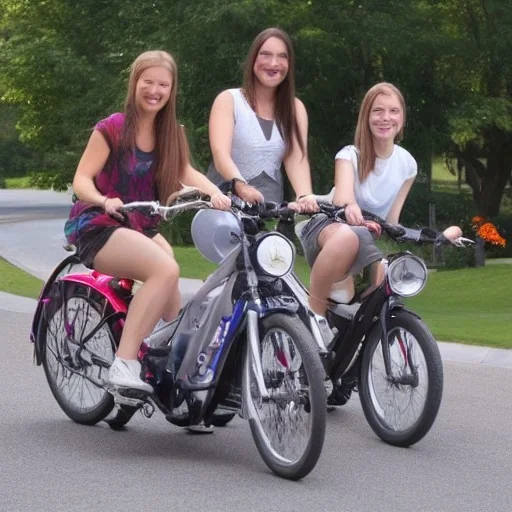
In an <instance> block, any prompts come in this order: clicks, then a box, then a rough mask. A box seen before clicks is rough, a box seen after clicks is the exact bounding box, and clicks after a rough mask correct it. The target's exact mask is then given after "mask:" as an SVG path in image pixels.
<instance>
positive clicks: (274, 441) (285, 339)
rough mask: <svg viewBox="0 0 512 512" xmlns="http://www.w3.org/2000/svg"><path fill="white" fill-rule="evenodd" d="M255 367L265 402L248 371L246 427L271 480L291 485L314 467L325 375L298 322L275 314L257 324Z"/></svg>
mask: <svg viewBox="0 0 512 512" xmlns="http://www.w3.org/2000/svg"><path fill="white" fill-rule="evenodd" d="M260 340H261V366H262V370H263V380H264V385H265V387H266V389H267V392H268V395H269V399H268V400H265V399H263V398H262V397H261V396H260V393H259V391H258V385H257V382H256V380H255V373H254V371H253V370H251V372H250V375H251V378H250V383H249V386H250V395H251V402H252V403H251V404H250V405H249V411H250V413H251V414H250V420H249V422H250V426H251V431H252V435H253V437H254V440H255V442H256V446H257V447H258V451H259V452H260V455H261V456H262V458H263V460H264V461H265V463H266V464H267V465H268V467H269V468H270V469H271V470H272V471H273V472H274V473H276V474H277V475H279V476H282V477H284V478H289V479H292V480H298V479H300V478H303V477H304V476H306V475H307V474H308V473H309V472H310V471H311V470H312V469H313V468H314V467H315V465H316V463H317V461H318V458H319V457H320V453H321V451H322V446H323V442H324V436H325V423H326V407H325V400H326V397H325V387H324V380H325V372H324V369H323V366H322V363H321V361H320V357H319V355H318V349H317V347H316V345H315V342H314V340H313V338H312V336H311V334H310V333H309V331H308V330H307V329H306V327H305V326H304V324H303V323H302V322H301V321H300V319H299V318H298V317H295V316H293V317H292V316H289V315H285V314H280V313H276V314H273V315H271V316H268V317H266V318H264V319H263V320H262V321H261V323H260Z"/></svg>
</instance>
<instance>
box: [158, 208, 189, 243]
mask: <svg viewBox="0 0 512 512" xmlns="http://www.w3.org/2000/svg"><path fill="white" fill-rule="evenodd" d="M193 218H194V212H185V213H180V214H179V215H176V216H174V217H173V218H172V219H171V220H169V221H162V223H161V225H160V233H161V234H162V236H163V237H164V238H165V239H166V240H167V241H168V242H169V243H170V244H171V245H193V241H192V233H191V232H190V225H191V223H192V219H193Z"/></svg>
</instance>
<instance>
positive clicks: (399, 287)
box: [387, 254, 427, 297]
mask: <svg viewBox="0 0 512 512" xmlns="http://www.w3.org/2000/svg"><path fill="white" fill-rule="evenodd" d="M387 280H388V284H389V287H390V288H391V290H392V291H393V292H394V293H396V294H397V295H400V296H402V297H412V296H413V295H417V294H418V293H420V292H421V290H423V288H424V286H425V284H426V282H427V267H426V266H425V263H423V261H422V260H421V259H420V258H418V257H416V256H413V255H412V254H405V255H403V256H399V257H398V258H396V259H395V260H393V261H392V262H391V263H390V264H389V267H388V272H387Z"/></svg>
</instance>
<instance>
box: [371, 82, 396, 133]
mask: <svg viewBox="0 0 512 512" xmlns="http://www.w3.org/2000/svg"><path fill="white" fill-rule="evenodd" d="M368 124H369V127H370V132H371V134H372V137H373V139H374V140H375V141H382V142H384V141H386V142H389V141H394V140H395V138H396V136H397V135H398V134H399V133H400V131H401V130H402V127H403V125H404V111H403V107H402V103H401V102H400V99H399V98H398V96H397V95H396V94H395V93H393V92H391V91H390V92H389V93H381V94H379V95H378V96H377V97H376V98H375V100H374V101H373V103H372V106H371V107H370V113H369V118H368Z"/></svg>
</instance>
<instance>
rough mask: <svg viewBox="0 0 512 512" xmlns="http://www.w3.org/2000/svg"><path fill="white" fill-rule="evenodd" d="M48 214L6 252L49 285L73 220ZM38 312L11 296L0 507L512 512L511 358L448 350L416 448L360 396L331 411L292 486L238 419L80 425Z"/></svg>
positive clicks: (3, 238)
mask: <svg viewBox="0 0 512 512" xmlns="http://www.w3.org/2000/svg"><path fill="white" fill-rule="evenodd" d="M1 192H3V191H0V219H2V218H3V217H2V215H3V214H4V212H5V211H6V210H2V208H4V207H5V204H4V203H3V200H4V198H5V195H2V194H1ZM11 198H12V196H11ZM42 204H43V205H44V203H42ZM39 205H41V203H39ZM40 207H41V206H40ZM45 211H46V214H47V215H48V217H46V219H45V220H44V221H43V220H40V219H38V221H37V222H34V220H33V219H32V220H26V219H25V220H24V222H23V225H21V224H18V222H16V223H15V224H16V225H17V227H15V226H14V223H12V222H8V223H7V222H6V223H4V224H3V225H1V226H0V255H2V256H5V255H7V256H9V257H10V259H11V261H12V260H16V258H18V263H19V262H23V264H24V265H25V268H29V267H31V266H34V268H32V270H33V273H35V272H36V271H37V272H40V273H41V274H40V275H41V276H43V278H44V275H43V274H44V273H45V272H47V273H49V270H48V269H49V268H50V269H51V268H52V267H53V266H54V264H56V263H57V262H58V261H59V260H60V259H61V257H62V256H64V254H65V253H64V252H63V251H62V250H60V249H59V244H60V243H61V240H60V239H59V236H61V233H62V231H61V227H62V218H59V217H58V215H59V212H58V211H55V210H51V208H48V209H45ZM52 211H53V213H52ZM12 214H13V213H12V211H11V213H10V215H12ZM14 214H15V215H19V212H18V213H16V212H14ZM52 215H53V216H55V217H56V218H54V219H52V218H51V216H52ZM22 217H23V215H22ZM0 222H1V221H0ZM52 223H55V224H54V225H53V224H52ZM59 226H60V228H59V229H60V231H59V229H57V228H58V227H59ZM48 245H50V246H53V247H54V249H55V250H54V251H53V252H52V250H49V249H48V250H47V246H48ZM16 247H18V249H15V248H16ZM61 253H62V254H61ZM54 259H56V261H54ZM43 261H45V262H46V263H44V264H43ZM36 263H37V266H36ZM36 275H37V274H36ZM184 283H185V286H184V288H186V287H187V286H188V285H190V287H193V286H197V284H198V283H197V282H184ZM2 297H3V300H4V302H3V303H2V302H1V300H2ZM34 306H35V301H31V300H29V299H26V300H23V299H21V298H18V297H15V296H8V295H5V294H3V295H2V296H0V332H1V338H0V382H1V383H2V388H3V389H2V399H1V401H0V403H1V405H2V409H1V414H0V475H1V478H0V511H2V512H3V511H6V512H22V511H23V512H25V511H26V510H34V511H38V512H39V511H41V512H50V511H51V512H59V511H66V512H75V511H76V512H82V511H90V510H113V511H121V510H122V511H127V512H130V511H140V510H197V509H199V510H203V509H209V510H212V511H223V512H231V511H240V510H246V511H251V512H252V511H254V512H259V511H265V512H268V511H271V510H279V511H280V512H302V511H304V512H306V511H308V512H309V511H315V512H316V511H319V512H324V511H328V512H329V511H333V512H342V511H343V512H345V511H379V512H380V511H382V512H388V511H389V512H396V511H398V512H401V511H404V512H411V511H413V512H415V511H418V512H434V511H435V512H445V511H446V512H448V511H453V510H456V511H464V512H466V511H468V512H473V511H474V512H477V511H478V512H480V511H482V512H485V511H493V512H508V511H510V510H512V489H511V486H510V482H511V477H510V475H511V474H512V462H511V455H512V436H511V435H510V433H509V431H508V429H509V427H510V425H512V400H510V389H512V371H511V368H512V360H511V359H508V362H507V359H506V356H507V355H508V354H510V353H511V351H493V350H492V349H486V348H483V347H465V346H462V345H457V344H445V343H442V344H441V351H442V354H443V359H444V371H445V383H444V395H443V402H442V405H441V409H440V412H439V415H438V417H437V419H436V422H435V423H434V426H433V428H432V430H431V431H430V432H429V433H428V435H427V436H426V437H425V438H424V439H423V440H422V441H420V442H419V443H418V444H417V445H415V446H413V447H411V448H408V449H399V448H394V447H391V446H388V445H386V444H385V443H383V442H381V441H380V440H379V439H378V438H377V437H376V436H375V434H374V433H373V432H372V431H371V429H370V427H369V426H368V424H367V422H366V420H365V418H364V415H363V413H362V410H361V407H360V404H359V400H358V396H357V395H355V396H354V397H353V398H352V399H351V400H350V402H349V403H348V404H347V405H346V406H345V407H343V408H339V409H337V410H335V411H334V412H332V413H330V414H329V415H328V425H327V434H326V440H325V444H324V449H323V452H322V456H321V458H320V461H319V463H318V464H317V466H316V468H315V469H314V470H313V472H312V473H311V474H310V475H308V476H307V477H306V478H305V479H303V480H302V481H301V482H288V481H285V480H283V479H280V478H277V477H275V476H274V475H273V474H272V473H271V472H270V471H269V470H268V469H267V467H266V466H265V464H264V463H263V461H262V460H261V458H260V456H259V454H258V452H257V449H256V447H255V445H254V442H253V440H252V437H251V434H250V430H249V427H248V424H247V423H246V422H245V421H243V420H241V419H239V418H236V419H235V420H234V421H233V422H232V423H231V424H230V425H228V426H227V427H225V428H217V429H216V430H215V432H214V433H213V434H211V435H206V436H198V435H191V434H188V433H187V432H186V431H184V430H183V429H180V428H179V427H175V426H173V425H170V424H169V423H167V422H166V420H165V418H164V417H163V416H162V415H161V414H160V413H159V412H157V413H155V415H154V416H153V418H151V419H149V420H148V419H145V418H143V417H142V416H141V415H139V414H137V415H136V416H135V417H134V418H133V420H132V421H131V422H130V423H129V424H128V428H127V429H126V430H125V431H123V432H114V431H111V430H110V429H109V428H108V426H107V425H106V424H104V423H102V424H99V425H97V426H95V427H84V426H81V425H78V424H75V423H73V422H72V421H71V420H69V419H68V418H67V417H66V416H65V415H64V413H63V412H62V411H61V409H60V408H59V406H58V404H57V402H56V401H55V399H54V398H53V396H52V394H51V391H50V389H49V387H48V385H47V383H46V379H45V375H44V371H43V369H42V368H41V367H37V366H35V365H34V364H33V359H32V346H31V344H30V343H29V342H28V333H29V329H30V322H31V312H32V311H33V307H34ZM15 308H17V309H18V312H16V311H13V309H15Z"/></svg>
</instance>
